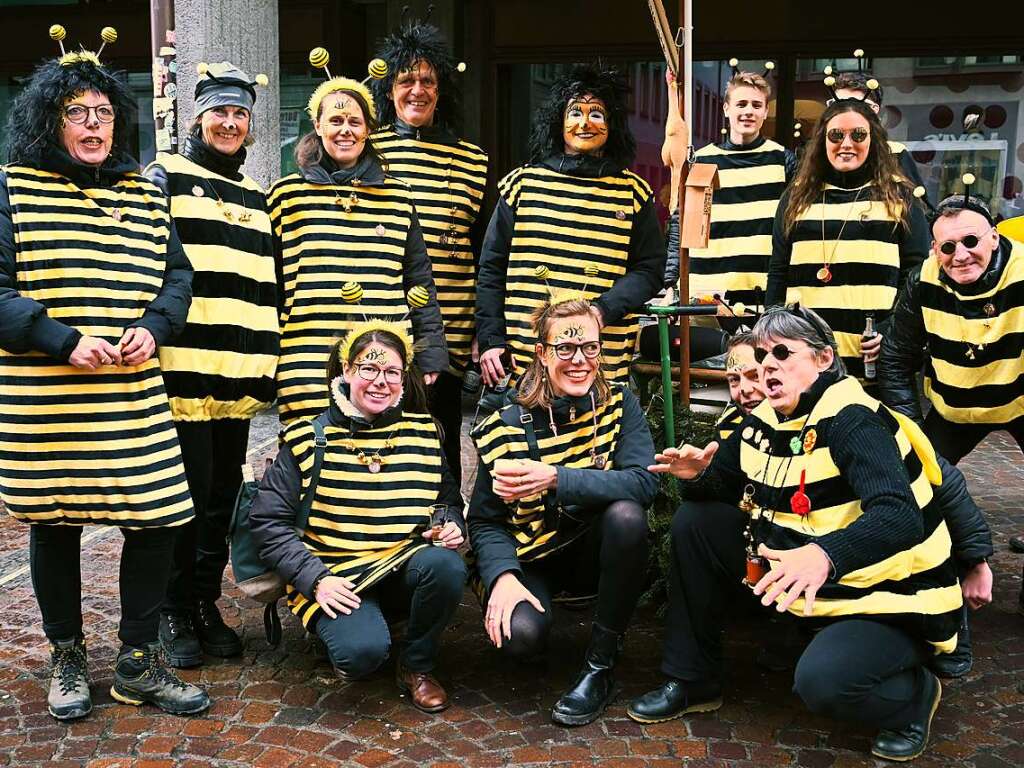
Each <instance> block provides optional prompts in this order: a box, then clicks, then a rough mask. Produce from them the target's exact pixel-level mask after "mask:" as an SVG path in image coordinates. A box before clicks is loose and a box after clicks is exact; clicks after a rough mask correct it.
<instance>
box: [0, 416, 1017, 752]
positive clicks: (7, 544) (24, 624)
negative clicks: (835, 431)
mask: <svg viewBox="0 0 1024 768" xmlns="http://www.w3.org/2000/svg"><path fill="white" fill-rule="evenodd" d="M275 431H276V426H275V424H274V421H273V419H272V418H270V419H262V420H260V422H259V423H258V424H257V425H256V426H255V427H254V430H253V436H252V439H251V441H250V445H251V446H252V447H255V448H257V449H258V450H257V451H256V452H255V453H254V454H253V455H252V461H253V464H254V466H258V467H259V468H260V469H261V468H262V465H263V463H264V454H265V453H266V452H267V451H268V450H272V448H271V446H272V443H273V435H274V433H275ZM963 468H964V470H965V471H966V473H967V476H968V481H969V482H970V486H971V488H972V490H973V492H974V494H975V496H976V498H977V500H978V503H979V504H980V505H981V506H982V508H983V509H984V511H985V513H986V514H987V516H988V519H989V521H990V522H991V523H992V525H993V528H994V534H995V543H996V556H995V558H994V562H993V569H994V570H995V574H996V586H995V590H996V598H995V602H994V604H993V605H991V606H989V607H988V608H986V609H985V610H984V611H982V612H981V613H980V614H978V615H977V620H976V622H975V624H974V626H975V653H976V657H977V660H976V663H975V667H974V671H973V672H972V673H971V674H970V675H969V676H968V677H967V678H966V679H964V680H962V681H959V682H953V683H950V684H948V685H946V687H945V696H944V698H943V702H942V706H941V708H940V710H939V714H938V716H937V717H936V721H935V726H934V730H933V737H932V742H931V748H930V749H929V751H928V752H927V753H926V755H925V756H924V757H922V758H921V759H919V760H917V761H916V762H915V766H918V768H924V767H925V766H954V765H955V766H960V765H965V766H977V768H1001V767H1007V766H1021V765H1024V694H1022V693H1021V692H1019V691H1018V689H1017V687H1018V685H1019V684H1020V683H1021V682H1022V680H1024V675H1022V670H1024V618H1021V617H1020V616H1018V615H1016V613H1015V609H1016V598H1017V593H1018V591H1019V590H1020V585H1021V582H1020V572H1021V562H1022V558H1021V557H1020V556H1016V555H1013V554H1011V553H1009V551H1008V549H1007V539H1008V538H1009V536H1010V535H1012V534H1014V533H1022V532H1024V462H1022V461H1021V456H1020V453H1019V452H1018V450H1017V448H1016V446H1015V445H1013V444H1012V442H1011V441H1010V440H1009V439H1008V438H1007V437H1006V436H1005V435H997V436H994V437H993V438H990V439H989V440H988V441H987V442H986V443H985V444H984V445H983V447H982V448H981V449H980V450H978V451H976V452H975V453H974V455H973V456H971V457H970V458H969V459H968V460H967V461H965V462H964V464H963ZM467 469H468V470H470V473H471V471H472V469H471V468H467ZM258 471H259V470H258ZM26 540H27V529H26V527H25V526H23V525H21V524H19V523H16V522H15V521H13V520H11V519H10V518H7V517H3V519H2V520H0V542H2V544H0V588H2V589H0V765H12V766H14V765H17V766H28V765H46V766H80V765H88V766H96V767H99V766H139V768H143V767H146V768H157V767H158V766H174V765H182V766H185V765H196V766H199V765H217V766H322V765H346V766H365V767H366V768H375V767H376V766H435V767H438V768H439V767H440V766H463V765H466V766H501V765H524V764H532V765H580V766H584V765H585V766H590V765H594V764H601V765H614V766H624V767H625V766H660V765H664V766H677V765H679V764H680V763H681V762H683V761H685V762H686V763H687V764H688V765H692V766H695V767H696V766H702V767H703V766H774V765H793V766H797V765H799V766H808V768H824V767H825V766H837V767H842V768H849V767H852V766H870V765H874V764H875V763H876V761H874V760H872V759H870V758H869V757H868V756H867V748H868V745H869V743H870V737H871V734H870V733H869V732H868V731H866V730H862V729H857V728H849V727H843V726H837V725H836V724H834V723H832V722H830V721H828V720H826V719H822V718H819V717H814V716H811V715H809V714H808V713H807V712H806V711H805V710H804V709H803V708H802V707H801V705H800V704H799V702H798V701H797V699H796V697H795V696H794V695H793V693H792V692H791V691H790V677H789V676H788V675H787V674H785V673H769V672H764V671H761V670H760V669H759V668H758V667H757V666H756V665H755V664H754V657H755V656H756V653H757V649H758V648H759V645H760V643H759V639H758V638H759V635H763V634H764V633H765V632H766V631H767V630H768V629H769V625H768V624H767V622H766V621H765V619H764V617H763V616H761V615H758V614H757V613H756V611H754V610H753V609H752V611H751V612H750V613H749V614H744V615H738V616H737V617H736V618H735V620H734V621H733V622H732V626H731V627H730V630H729V640H728V643H727V647H726V653H727V656H728V664H727V668H728V675H729V677H728V681H727V686H726V704H725V706H724V707H723V708H722V709H721V710H720V711H719V712H717V713H713V714H711V715H700V716H696V717H691V718H688V719H686V720H677V721H674V722H671V723H665V724H662V725H656V726H650V727H641V726H640V725H638V724H636V723H634V722H632V721H631V720H629V719H628V718H627V717H626V715H625V711H624V703H625V701H627V700H628V699H629V698H630V697H632V696H634V695H637V694H639V693H641V692H643V691H645V690H647V689H648V688H650V687H652V686H654V685H656V684H657V683H658V682H659V676H658V673H657V667H658V662H659V656H660V624H659V621H658V619H657V617H656V616H655V615H654V613H653V611H652V610H651V609H649V608H648V609H642V610H641V611H640V613H639V615H638V617H637V620H636V622H635V627H634V628H633V629H631V631H630V633H629V635H628V637H627V641H626V648H625V654H624V657H623V659H622V662H621V664H620V671H619V677H620V680H621V681H622V682H623V688H624V691H623V694H622V696H621V697H620V698H619V700H618V701H617V702H616V703H615V704H614V705H613V706H612V707H611V708H610V709H609V711H608V712H607V714H606V715H605V717H603V718H602V719H601V720H599V721H598V722H596V723H594V724H592V725H589V726H586V727H583V728H578V729H573V730H566V729H562V728H559V727H557V726H554V725H552V724H551V722H550V720H549V712H550V708H551V706H552V704H553V703H554V701H555V699H556V698H557V697H558V695H559V693H560V692H561V691H562V689H563V688H564V687H565V686H566V685H567V684H568V683H569V682H570V679H571V678H572V676H573V675H574V674H575V672H576V671H577V667H578V664H579V663H580V660H581V655H582V651H583V647H584V645H585V643H586V635H587V620H586V618H587V617H586V615H585V614H580V613H576V614H573V613H562V614H559V615H558V616H557V620H556V630H555V632H554V635H553V638H552V644H551V648H550V652H549V655H548V658H547V663H546V665H544V666H539V667H534V668H527V667H524V666H518V667H507V666H503V665H502V664H501V663H499V659H498V658H497V656H496V654H495V652H493V651H492V650H491V649H490V647H489V646H488V644H487V642H486V641H485V638H484V635H483V632H482V629H481V626H480V613H479V610H478V608H477V607H476V605H475V601H474V599H473V597H472V596H471V595H470V593H469V592H467V593H466V595H465V597H464V599H463V602H462V606H461V608H460V609H459V611H458V613H457V615H456V618H455V621H454V623H453V625H452V626H451V627H450V628H449V630H448V631H447V633H446V636H445V639H444V645H443V650H442V652H441V658H440V665H439V669H438V674H439V676H440V678H441V679H442V680H443V681H444V682H445V683H446V684H447V685H448V686H449V690H450V691H451V692H452V694H453V700H454V704H453V706H452V707H451V708H450V709H449V710H447V711H446V712H443V713H441V714H439V715H434V716H431V715H424V714H421V713H419V712H417V711H416V710H414V709H413V708H412V707H411V706H409V705H408V703H407V700H405V699H403V698H401V697H400V696H399V695H398V693H397V692H396V689H395V686H394V683H393V680H392V674H393V671H392V667H391V666H390V665H389V666H388V667H387V669H386V670H384V671H383V672H381V673H380V674H379V675H378V676H377V677H376V678H374V679H372V680H370V681H368V682H363V683H356V684H348V685H346V684H343V683H342V682H340V681H339V680H337V679H336V678H335V677H333V675H332V674H331V669H330V667H329V665H328V664H327V662H326V661H325V660H324V659H323V658H322V657H320V656H318V655H317V654H316V653H315V649H314V647H313V645H312V643H311V642H310V641H309V640H308V639H307V638H306V637H304V636H303V633H302V632H301V631H300V629H299V627H298V625H297V623H295V622H293V621H291V620H289V619H286V627H287V628H286V631H285V640H284V642H283V644H282V646H281V647H280V648H279V649H278V650H271V649H269V648H268V647H267V645H266V642H265V641H264V639H263V632H262V621H261V616H260V609H259V607H258V606H256V605H255V604H252V603H250V602H248V601H245V600H244V599H241V598H240V595H239V593H238V591H237V589H235V588H234V587H229V588H228V589H227V594H226V596H225V599H224V600H223V601H222V603H223V604H224V607H225V614H226V618H227V621H228V622H229V623H231V624H233V625H234V626H236V627H239V628H240V630H241V632H242V636H243V639H244V642H245V654H244V656H243V657H242V658H240V659H231V660H217V661H210V663H208V664H207V665H206V666H204V667H203V668H201V669H199V670H192V671H186V672H184V673H183V677H185V678H186V679H188V680H190V681H194V682H197V683H200V684H202V685H205V686H207V688H208V689H209V691H210V693H211V695H212V696H213V698H214V701H215V703H214V706H213V708H212V709H211V710H210V711H209V713H207V714H206V715H204V716H202V717H195V718H176V717H171V716H169V715H163V714H161V713H158V711H157V710H155V709H152V708H148V707H147V708H143V709H136V708H133V707H130V706H124V705H120V704H116V703H114V702H113V701H112V699H111V698H110V695H109V693H108V690H109V687H110V683H111V677H112V672H111V667H112V663H113V659H114V655H115V653H116V649H117V639H116V637H115V628H116V620H117V615H118V600H117V583H116V574H117V565H116V564H117V557H118V551H119V547H120V541H121V537H120V536H119V535H118V534H117V532H116V531H113V530H108V529H101V528H90V529H89V530H88V531H87V532H86V535H85V538H84V539H83V541H84V544H83V547H84V549H85V550H86V553H87V554H86V555H85V556H83V558H82V562H83V571H84V573H83V584H84V585H85V590H84V591H85V597H84V611H85V617H86V632H87V642H88V645H89V653H90V656H89V663H90V670H91V675H92V682H93V688H92V690H93V694H94V697H95V705H96V706H95V709H94V710H93V713H92V714H91V715H90V716H89V717H88V718H86V719H85V720H83V721H80V722H76V723H73V724H70V725H60V724H58V723H57V722H56V721H54V720H53V719H52V718H51V717H50V716H49V715H48V714H47V713H46V708H45V696H46V684H47V674H48V671H47V661H48V648H47V644H46V642H45V639H44V637H43V635H42V631H41V629H40V619H39V612H38V608H37V606H36V603H35V599H34V597H33V595H32V588H31V584H30V581H29V575H28V569H27V552H26ZM840 661H841V660H840ZM879 764H880V765H881V764H882V763H879Z"/></svg>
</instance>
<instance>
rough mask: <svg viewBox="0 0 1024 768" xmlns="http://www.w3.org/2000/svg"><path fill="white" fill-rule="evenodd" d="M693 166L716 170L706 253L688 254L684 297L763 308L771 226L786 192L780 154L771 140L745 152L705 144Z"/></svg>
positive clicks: (783, 154)
mask: <svg viewBox="0 0 1024 768" xmlns="http://www.w3.org/2000/svg"><path fill="white" fill-rule="evenodd" d="M696 159H697V162H702V163H712V164H714V165H716V166H717V167H718V180H719V184H720V186H719V188H718V189H716V190H715V193H714V199H713V205H712V206H711V238H710V240H709V242H708V247H707V248H693V249H691V250H690V292H691V294H693V295H694V296H697V295H703V294H712V293H720V294H721V295H722V296H723V297H724V298H725V299H726V301H728V302H730V303H733V302H737V301H740V302H743V303H745V304H751V305H753V304H763V303H764V291H765V289H766V288H767V285H768V261H769V259H770V258H771V255H772V223H773V221H774V220H775V212H776V209H777V208H778V206H779V198H780V197H781V196H782V193H783V191H784V190H785V188H786V149H785V147H783V146H782V145H781V144H777V143H775V142H774V141H770V140H764V139H762V140H761V141H758V142H755V144H754V145H753V146H750V147H733V146H729V147H721V146H716V145H713V144H712V145H708V146H706V147H702V148H701V149H699V150H698V151H697V154H696Z"/></svg>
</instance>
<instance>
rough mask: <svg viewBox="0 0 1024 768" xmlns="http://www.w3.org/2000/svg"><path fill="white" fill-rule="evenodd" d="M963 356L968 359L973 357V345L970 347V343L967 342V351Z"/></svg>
mask: <svg viewBox="0 0 1024 768" xmlns="http://www.w3.org/2000/svg"><path fill="white" fill-rule="evenodd" d="M964 356H965V357H966V358H967V359H968V360H973V359H974V347H972V346H971V345H970V344H968V345H967V351H966V352H964Z"/></svg>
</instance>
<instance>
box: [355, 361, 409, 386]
mask: <svg viewBox="0 0 1024 768" xmlns="http://www.w3.org/2000/svg"><path fill="white" fill-rule="evenodd" d="M356 373H358V374H359V378H361V379H365V380H366V381H376V380H377V377H378V376H380V375H381V374H382V373H383V374H384V381H386V382H387V383H388V384H398V383H400V382H401V381H402V369H401V368H378V367H377V366H376V365H360V366H359V367H358V368H356Z"/></svg>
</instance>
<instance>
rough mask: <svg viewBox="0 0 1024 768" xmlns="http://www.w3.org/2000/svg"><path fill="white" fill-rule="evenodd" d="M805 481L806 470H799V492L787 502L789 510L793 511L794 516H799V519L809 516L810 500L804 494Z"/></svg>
mask: <svg viewBox="0 0 1024 768" xmlns="http://www.w3.org/2000/svg"><path fill="white" fill-rule="evenodd" d="M806 480H807V470H806V469H801V470H800V490H798V491H797V492H796V493H794V494H793V498H791V499H790V500H789V508H790V509H791V510H793V514H794V515H800V517H806V516H807V515H809V514H811V500H810V499H809V498H808V497H807V494H806V493H804V487H805V481H806Z"/></svg>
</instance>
